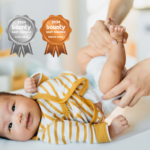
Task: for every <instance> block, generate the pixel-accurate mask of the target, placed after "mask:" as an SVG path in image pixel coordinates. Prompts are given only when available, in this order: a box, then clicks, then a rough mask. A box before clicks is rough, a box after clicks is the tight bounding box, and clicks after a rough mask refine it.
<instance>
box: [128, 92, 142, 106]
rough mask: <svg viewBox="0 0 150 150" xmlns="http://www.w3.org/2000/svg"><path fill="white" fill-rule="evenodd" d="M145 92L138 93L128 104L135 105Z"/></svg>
mask: <svg viewBox="0 0 150 150" xmlns="http://www.w3.org/2000/svg"><path fill="white" fill-rule="evenodd" d="M143 94H144V93H143V92H140V93H138V94H136V95H135V96H134V98H133V99H132V101H131V102H130V103H129V105H128V106H129V107H133V106H134V105H135V104H136V103H137V102H138V101H139V100H140V98H141V97H142V96H143Z"/></svg>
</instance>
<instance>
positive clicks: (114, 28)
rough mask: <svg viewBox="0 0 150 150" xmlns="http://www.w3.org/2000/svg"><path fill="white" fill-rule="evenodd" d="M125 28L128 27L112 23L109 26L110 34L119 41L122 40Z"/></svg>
mask: <svg viewBox="0 0 150 150" xmlns="http://www.w3.org/2000/svg"><path fill="white" fill-rule="evenodd" d="M125 30H126V28H125V27H122V26H120V25H110V26H109V32H110V35H111V36H112V37H113V38H115V39H116V40H117V41H118V42H122V39H123V37H124V33H125Z"/></svg>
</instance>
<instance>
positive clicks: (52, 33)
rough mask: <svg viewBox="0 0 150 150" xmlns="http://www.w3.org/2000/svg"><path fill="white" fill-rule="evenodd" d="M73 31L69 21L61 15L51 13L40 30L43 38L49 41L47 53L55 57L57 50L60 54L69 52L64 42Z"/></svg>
mask: <svg viewBox="0 0 150 150" xmlns="http://www.w3.org/2000/svg"><path fill="white" fill-rule="evenodd" d="M71 31H72V29H71V28H70V26H69V21H68V20H66V19H64V18H63V17H62V16H61V15H58V16H54V15H51V16H49V17H48V19H46V20H44V21H43V23H42V27H41V29H40V32H41V33H42V38H43V40H44V41H46V42H47V47H46V51H45V54H47V53H51V54H52V56H53V57H54V54H55V51H56V52H57V55H58V56H59V55H60V54H61V53H64V54H67V51H66V48H65V44H64V42H65V41H68V40H69V35H70V33H71Z"/></svg>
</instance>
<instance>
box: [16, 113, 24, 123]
mask: <svg viewBox="0 0 150 150" xmlns="http://www.w3.org/2000/svg"><path fill="white" fill-rule="evenodd" d="M22 116H23V114H22V113H19V114H17V116H16V121H17V123H19V124H20V123H21V120H22Z"/></svg>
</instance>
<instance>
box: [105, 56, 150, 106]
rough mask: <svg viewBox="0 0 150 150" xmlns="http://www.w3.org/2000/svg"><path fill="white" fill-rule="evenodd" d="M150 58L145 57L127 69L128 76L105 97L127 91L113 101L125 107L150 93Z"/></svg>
mask: <svg viewBox="0 0 150 150" xmlns="http://www.w3.org/2000/svg"><path fill="white" fill-rule="evenodd" d="M149 64H150V58H148V59H145V60H143V61H141V62H139V63H137V64H136V65H135V66H133V67H132V68H130V69H129V70H128V71H127V74H126V77H125V78H124V79H123V80H122V81H121V82H120V83H119V84H118V85H116V86H115V87H114V88H112V89H111V90H110V91H109V92H107V93H106V94H104V95H103V99H105V100H106V99H110V98H113V97H115V96H117V95H119V94H120V93H122V92H124V91H126V93H125V95H124V96H123V97H122V98H121V99H120V100H119V99H118V100H114V101H113V103H114V104H116V105H118V106H120V107H122V108H124V107H126V106H129V107H133V106H134V105H135V104H136V103H137V102H138V101H139V99H140V98H141V97H142V96H148V95H150V67H149Z"/></svg>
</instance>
